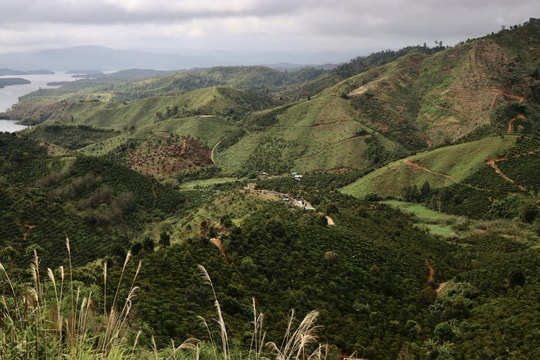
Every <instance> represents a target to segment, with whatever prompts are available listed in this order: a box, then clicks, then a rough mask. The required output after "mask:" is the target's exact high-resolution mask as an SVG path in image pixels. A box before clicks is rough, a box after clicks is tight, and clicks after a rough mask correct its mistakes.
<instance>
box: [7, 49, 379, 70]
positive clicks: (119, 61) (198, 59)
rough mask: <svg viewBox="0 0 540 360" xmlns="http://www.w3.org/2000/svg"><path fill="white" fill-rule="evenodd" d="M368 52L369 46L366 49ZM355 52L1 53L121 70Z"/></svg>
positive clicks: (301, 60) (10, 63)
mask: <svg viewBox="0 0 540 360" xmlns="http://www.w3.org/2000/svg"><path fill="white" fill-rule="evenodd" d="M366 53H368V50H366ZM358 55H362V54H359V53H353V52H349V53H346V52H331V51H328V52H317V53H300V52H280V51H268V52H262V51H249V50H246V51H243V52H238V51H228V50H213V51H205V52H202V51H198V52H194V51H186V52H185V54H182V55H180V54H164V53H150V52H144V51H138V50H115V49H111V48H107V47H103V46H77V47H69V48H61V49H47V50H40V51H37V52H15V53H6V54H1V55H0V68H13V69H17V70H30V69H37V68H39V69H50V70H57V71H58V70H71V69H82V68H84V69H96V70H120V69H130V68H152V69H159V70H172V69H190V68H201V67H208V66H217V65H224V66H229V65H278V64H279V66H280V67H285V68H286V67H298V65H322V64H328V63H334V64H336V63H341V62H344V61H346V60H348V59H350V58H352V57H354V56H358Z"/></svg>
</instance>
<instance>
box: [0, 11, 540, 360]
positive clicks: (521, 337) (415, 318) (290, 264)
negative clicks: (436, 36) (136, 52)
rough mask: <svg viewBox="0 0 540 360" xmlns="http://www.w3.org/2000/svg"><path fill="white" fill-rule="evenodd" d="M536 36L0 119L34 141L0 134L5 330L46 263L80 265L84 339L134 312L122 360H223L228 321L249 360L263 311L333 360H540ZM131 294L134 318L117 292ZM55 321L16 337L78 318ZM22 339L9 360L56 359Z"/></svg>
mask: <svg viewBox="0 0 540 360" xmlns="http://www.w3.org/2000/svg"><path fill="white" fill-rule="evenodd" d="M539 35H540V22H537V21H531V22H529V23H526V24H524V25H522V26H516V27H512V29H511V30H504V31H501V32H499V33H497V34H492V35H489V36H487V37H484V38H481V39H474V40H467V41H464V42H463V43H461V44H459V45H457V46H455V47H451V48H442V47H440V46H438V47H437V48H433V49H428V48H427V47H411V48H407V49H403V51H398V52H392V51H387V52H382V53H377V54H373V55H372V56H371V57H359V58H355V59H353V60H351V61H350V62H349V63H347V64H343V65H342V66H339V67H338V68H336V69H333V70H324V71H323V70H320V69H313V68H306V69H302V70H298V71H288V72H277V71H275V70H272V69H269V68H267V67H215V68H208V69H197V70H192V71H181V72H171V73H169V72H159V73H153V72H152V71H150V72H147V71H130V72H126V73H124V74H117V75H116V77H109V76H104V77H102V78H100V79H94V80H81V81H77V82H74V83H72V84H69V85H66V86H63V87H61V88H59V89H55V90H40V91H37V92H35V93H33V94H29V95H28V96H26V97H24V98H23V99H21V102H20V103H19V104H18V105H17V106H15V107H13V110H12V111H11V112H10V113H9V114H8V115H10V117H12V118H18V119H23V120H25V121H26V122H27V123H28V124H31V125H32V126H31V128H29V129H27V130H25V131H21V132H19V133H16V134H0V149H1V151H0V184H1V185H2V186H1V187H0V195H1V197H2V199H3V200H2V201H1V202H0V245H1V247H2V249H1V251H0V255H2V259H1V260H2V261H3V262H4V263H6V264H7V266H3V267H0V270H1V271H0V275H1V276H4V277H5V278H6V281H8V280H9V279H7V275H6V274H8V272H9V273H10V274H11V273H13V279H16V281H17V282H18V283H17V285H16V286H15V287H14V288H9V287H5V289H4V290H3V293H2V295H3V296H4V298H5V299H6V300H5V301H4V302H5V304H9V305H11V304H13V306H7V305H6V307H5V309H0V316H3V318H2V319H0V320H2V321H0V328H1V329H0V330H2V331H4V330H5V331H8V330H9V326H8V325H5V324H12V323H13V322H10V321H9V319H10V318H9V316H11V315H13V314H17V310H13V309H19V307H16V304H17V301H16V294H17V293H18V292H22V293H25V292H24V291H26V290H24V289H28V288H29V287H31V286H33V285H32V283H31V279H30V275H29V272H28V271H26V270H25V269H26V268H25V266H26V265H27V264H28V263H29V262H30V261H31V259H32V254H33V253H34V250H36V251H37V252H39V254H40V256H41V258H42V259H43V260H42V261H43V263H44V265H45V266H46V267H57V266H62V267H63V268H68V266H70V264H73V266H74V271H73V279H74V281H75V284H77V286H79V287H80V289H81V294H84V295H85V296H86V294H89V293H93V294H95V298H94V301H93V302H90V301H88V302H87V304H90V306H89V309H90V308H91V309H92V310H91V311H89V314H90V319H91V321H90V323H92V324H94V323H95V324H98V323H101V322H100V321H101V316H102V315H101V314H107V313H108V312H109V311H110V309H111V306H113V305H111V304H113V303H115V299H116V298H127V299H129V304H128V306H129V307H130V309H131V306H133V307H132V309H133V310H134V311H133V312H132V313H131V315H130V316H129V317H128V318H126V319H125V320H126V321H125V324H126V328H125V329H122V334H125V336H124V337H123V338H125V339H126V342H127V343H128V344H129V345H128V347H129V350H126V351H124V352H123V350H122V349H118V353H126V354H128V353H129V354H134V353H136V354H137V356H139V357H142V358H144V357H146V356H145V355H146V354H149V355H148V356H147V357H152V358H156V357H163V358H167V357H171V356H175V354H176V355H178V354H179V352H178V351H180V349H177V346H175V345H172V346H175V347H174V349H172V348H170V346H171V345H169V344H170V343H171V339H174V342H173V344H179V343H181V342H182V341H183V340H185V339H188V338H190V339H193V338H194V337H197V338H199V339H200V340H202V342H200V343H199V342H197V343H196V344H197V346H196V347H195V349H196V350H197V351H200V353H197V354H194V355H195V356H198V355H200V357H201V358H203V357H205V356H206V354H211V355H209V357H216V353H217V354H218V355H217V357H219V356H220V355H223V354H221V353H220V352H221V351H223V350H218V351H217V352H216V353H213V352H212V346H213V345H214V346H215V343H214V342H213V340H212V339H218V338H220V336H219V334H218V332H216V331H214V327H213V326H212V325H213V322H206V326H205V325H202V324H200V322H198V321H196V319H197V318H198V317H197V316H202V317H203V318H205V319H211V318H214V317H215V310H216V306H217V307H218V308H219V309H218V310H219V313H218V318H219V319H220V322H221V325H222V326H221V331H223V328H224V326H223V323H225V324H226V326H225V328H226V329H227V331H228V332H229V334H230V337H229V339H230V344H231V345H232V346H231V349H232V347H233V346H237V347H238V348H239V349H240V350H239V351H238V353H235V355H234V356H231V357H230V358H249V356H250V355H249V354H247V352H248V351H249V350H246V349H250V348H251V345H250V344H252V337H253V333H252V327H251V326H250V323H251V322H253V321H254V314H253V312H252V311H253V306H255V307H256V308H257V309H259V311H261V312H263V313H264V319H265V325H266V326H268V329H267V331H266V334H267V336H268V338H269V339H270V338H271V339H272V340H273V339H280V335H281V334H282V333H281V332H280V329H283V328H287V320H286V319H287V317H288V314H289V311H290V309H292V308H294V309H296V311H297V312H298V313H303V314H305V313H308V312H309V311H310V310H312V309H318V311H319V314H320V319H319V320H320V322H321V324H322V325H323V327H322V328H317V329H318V331H319V333H318V335H319V341H321V342H326V343H328V344H329V346H328V349H329V351H330V352H331V355H329V356H327V357H326V358H328V359H338V358H343V357H362V358H370V359H388V358H419V359H423V358H433V359H436V358H464V359H465V358H466V359H468V358H506V357H509V356H510V355H509V353H511V354H512V356H514V355H515V356H518V357H519V356H521V355H522V354H525V355H524V356H525V357H527V358H536V357H538V356H539V355H540V354H538V349H537V346H536V345H537V343H538V342H539V341H540V339H539V337H538V334H537V332H536V331H535V329H536V328H537V327H538V326H539V325H540V324H539V320H538V319H540V316H539V315H540V314H539V313H538V306H536V301H535V299H537V297H538V294H539V290H540V278H539V276H538V271H537V269H538V267H539V266H540V263H539V259H540V257H539V256H538V255H539V254H538V251H539V248H538V236H537V235H538V234H539V233H540V216H539V215H540V200H539V199H540V196H539V194H540V183H539V182H538V178H539V176H540V174H539V170H538V169H540V140H539V139H540V137H538V131H539V129H540V128H539V125H538V124H539V121H538V120H540V119H538V114H539V111H538V110H539V105H540V104H539V97H538V95H539V94H538V91H537V90H538V89H537V87H538V81H539V77H538V71H539V69H538V63H539V52H538V48H539V46H537V45H538V41H539V40H538V39H539V38H540V36H539ZM154 75H155V76H154ZM119 77H120V78H119ZM383 200H385V201H383ZM405 201H406V203H404V202H405ZM394 207H400V208H401V209H395V208H394ZM405 207H406V209H405ZM402 210H403V211H402ZM66 236H68V237H69V238H70V239H72V240H71V241H72V253H73V257H71V256H72V255H71V254H69V255H66V254H65V253H64V252H62V251H61V250H60V249H63V245H64V243H65V238H66ZM127 253H129V256H128V257H130V258H131V259H133V260H136V261H135V263H137V262H138V261H140V264H141V265H140V267H139V266H137V265H136V264H134V265H131V263H130V262H128V261H124V259H125V256H126V254H127ZM4 259H5V260H4ZM201 264H202V265H204V266H205V268H206V269H207V270H208V272H209V274H211V275H212V279H213V283H212V287H211V288H210V287H208V286H207V285H208V284H205V283H204V282H203V281H201V279H200V274H199V272H198V269H199V270H200V267H198V265H201ZM103 266H105V270H106V271H105V272H104V269H103ZM34 268H35V267H34ZM63 268H62V269H63ZM62 271H63V270H59V272H58V273H63V272H62ZM107 271H108V273H107ZM51 272H53V270H51ZM104 273H107V274H108V275H107V276H104ZM34 274H35V271H34ZM135 274H137V279H136V281H134V282H133V284H132V285H133V286H136V288H137V289H138V290H140V293H138V295H137V296H136V297H132V296H131V295H133V293H132V291H131V290H129V289H123V288H121V289H119V290H118V291H117V293H116V294H112V293H111V291H107V290H106V289H107V286H106V285H107V284H110V283H112V284H120V283H121V282H122V281H121V280H122V279H123V278H124V277H125V278H133V277H134V276H135ZM131 275H133V277H132V276H131ZM49 276H50V275H49ZM34 277H36V276H35V275H34ZM44 277H45V276H43V278H44ZM3 279H4V278H3ZM10 279H11V277H10ZM205 280H206V282H208V276H206V275H205ZM70 281H71V279H70ZM8 282H9V281H8ZM51 286H53V287H54V289H56V285H47V286H43V287H42V288H43V289H52V288H51ZM30 291H32V290H30ZM41 293H43V295H44V296H47V295H48V296H49V297H50V298H51V301H52V299H53V297H54V296H55V295H54V294H53V293H54V291H48V292H47V291H42V292H41ZM25 296H27V295H25ZM27 298H28V297H27ZM216 300H217V301H216ZM67 302H68V301H64V303H67ZM42 303H43V304H52V303H53V302H48V301H45V302H42ZM32 306H35V305H34V304H33V303H28V302H21V303H20V309H21V311H20V314H37V313H38V311H37V310H36V311H22V309H23V308H24V309H26V308H25V307H28V308H32ZM113 307H114V306H113ZM47 308H50V309H53V310H46V309H45V308H43V309H41V308H40V311H39V313H41V310H43V314H44V315H43V318H44V319H45V320H44V321H45V322H44V323H46V324H48V325H46V326H45V325H44V326H43V329H40V328H39V327H38V326H34V324H36V323H35V322H32V321H19V322H18V323H19V324H21V325H22V326H26V325H25V324H28V328H27V329H26V328H25V330H24V331H21V334H32V336H33V334H40V336H42V335H43V338H45V335H44V334H46V333H47V332H48V333H51V332H50V331H49V329H51V328H52V327H51V326H53V325H52V324H53V321H52V320H49V319H56V318H57V317H55V316H58V314H59V313H63V316H65V318H67V317H68V316H70V313H69V312H66V311H63V312H62V310H61V307H58V308H57V307H55V306H48V307H47ZM33 309H34V308H33ZM35 309H38V308H37V307H35ZM58 309H60V310H58ZM54 312H56V313H54ZM54 314H56V315H54ZM17 316H19V314H17ZM21 316H22V315H21ZM255 323H257V319H255ZM49 325H50V326H49ZM141 329H142V331H140V332H139V330H141ZM358 329H363V330H360V331H359V330H358ZM41 330H43V331H41ZM208 331H209V332H210V333H208ZM67 332H68V331H66V335H67ZM55 333H56V332H55ZM60 335H61V336H60V338H63V335H64V333H63V332H61V331H60ZM103 336H104V335H99V334H98V335H96V337H95V338H92V341H89V342H88V346H90V347H92V346H95V344H100V342H101V340H102V339H103ZM4 339H7V340H4ZM11 339H14V338H11V337H10V338H8V337H4V338H2V339H0V350H1V351H3V352H2V353H8V352H7V350H9V351H13V353H14V352H15V351H20V352H21V353H24V354H27V352H29V351H33V349H36V348H37V349H40V348H39V346H44V347H45V348H49V345H46V346H45V345H41V344H44V342H39V341H38V340H37V338H36V337H25V338H24V339H23V340H20V341H19V340H11ZM133 339H136V341H134V340H133ZM39 340H42V338H40V339H39ZM278 341H279V340H278ZM135 342H137V343H135ZM19 343H21V344H29V346H28V347H27V348H24V347H21V346H18V344H19ZM152 347H154V350H149V349H151V348H152ZM30 348H32V350H28V349H30ZM51 348H52V347H51ZM225 348H226V346H225ZM25 349H26V350H25ZM321 349H322V348H321ZM4 350H6V351H4ZM316 350H317V348H316V347H314V348H313V349H310V350H309V352H310V353H311V352H313V351H316ZM262 351H263V353H262V355H264V356H267V357H271V355H270V352H268V353H267V352H266V350H262ZM150 353H151V354H150ZM156 353H157V355H156ZM10 354H11V353H10ZM182 355H184V354H182Z"/></svg>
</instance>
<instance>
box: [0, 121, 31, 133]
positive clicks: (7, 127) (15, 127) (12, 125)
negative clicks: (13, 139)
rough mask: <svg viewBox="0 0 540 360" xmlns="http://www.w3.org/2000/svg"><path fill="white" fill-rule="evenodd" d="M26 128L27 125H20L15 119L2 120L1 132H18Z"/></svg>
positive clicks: (0, 123) (0, 122) (0, 124)
mask: <svg viewBox="0 0 540 360" xmlns="http://www.w3.org/2000/svg"><path fill="white" fill-rule="evenodd" d="M23 129H26V126H24V125H19V124H17V122H16V121H15V120H0V132H6V131H7V132H10V133H12V132H16V131H19V130H23Z"/></svg>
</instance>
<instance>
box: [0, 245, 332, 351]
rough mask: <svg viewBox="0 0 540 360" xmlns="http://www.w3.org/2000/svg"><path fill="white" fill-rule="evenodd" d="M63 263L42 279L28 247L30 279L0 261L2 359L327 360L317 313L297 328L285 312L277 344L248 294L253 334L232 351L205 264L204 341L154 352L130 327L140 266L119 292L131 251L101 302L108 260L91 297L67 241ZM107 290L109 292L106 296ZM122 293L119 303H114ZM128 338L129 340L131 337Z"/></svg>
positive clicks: (203, 273)
mask: <svg viewBox="0 0 540 360" xmlns="http://www.w3.org/2000/svg"><path fill="white" fill-rule="evenodd" d="M66 247H67V250H68V262H69V268H68V269H67V271H66V270H65V269H64V267H62V266H61V267H60V268H59V269H58V271H56V272H55V271H53V270H52V269H50V268H48V269H47V270H46V272H45V273H46V276H45V277H42V271H41V269H40V259H39V257H38V254H37V252H35V251H34V257H33V261H32V263H31V265H30V274H31V281H29V282H27V283H21V282H16V281H14V280H13V279H12V277H11V276H10V274H9V272H8V271H7V270H6V268H5V266H4V265H3V264H2V263H0V283H1V284H2V285H3V293H2V295H1V297H0V359H70V360H86V359H88V360H90V359H92V360H95V359H99V360H116V359H154V360H160V359H167V360H183V359H195V360H200V359H205V360H206V359H216V360H218V359H222V360H236V359H239V360H240V359H242V360H246V359H253V360H264V359H270V358H273V359H277V360H289V359H305V358H309V359H313V360H319V359H324V358H326V351H325V348H324V347H323V346H320V345H318V342H317V338H316V334H315V333H316V331H317V329H318V328H319V326H317V325H315V322H316V319H317V317H318V315H319V313H318V312H317V311H312V312H310V313H309V314H307V315H306V317H305V318H304V319H303V320H302V321H301V322H300V323H299V324H298V326H295V323H296V319H295V316H294V311H292V312H291V317H290V319H289V323H288V327H287V329H286V332H285V335H284V338H283V340H282V342H281V344H280V345H279V346H278V345H277V343H274V342H267V341H266V332H265V331H264V329H263V323H264V321H263V320H264V315H263V314H262V313H260V312H258V310H257V307H256V303H255V300H254V299H253V324H252V325H253V334H252V339H251V344H250V347H249V349H245V348H237V347H236V346H234V347H233V348H231V344H230V338H229V335H228V333H227V326H226V323H225V319H224V316H223V312H222V309H221V305H220V302H219V300H218V297H217V294H216V291H215V288H214V285H213V283H212V280H211V278H210V275H209V274H208V272H207V271H206V269H205V268H204V267H203V266H201V265H199V266H198V270H199V272H200V275H201V277H202V279H203V280H204V281H205V282H206V284H208V285H209V286H210V288H211V289H212V295H213V297H214V306H215V309H216V313H217V319H216V320H215V322H216V323H217V325H218V330H217V331H215V330H214V329H213V326H212V323H209V322H207V321H206V320H205V319H204V318H203V317H200V320H201V321H202V322H203V324H204V325H205V327H206V329H207V331H208V335H209V339H210V340H209V343H204V342H202V341H200V340H198V339H195V338H189V339H187V340H186V341H184V342H183V343H181V344H180V345H178V346H177V345H176V344H175V343H174V341H173V340H171V345H170V346H169V347H168V348H166V349H161V350H158V349H157V346H156V343H155V341H154V339H153V338H152V344H153V348H152V349H148V348H143V347H142V346H140V345H139V344H138V340H139V336H140V334H141V332H138V333H137V334H136V335H135V334H134V332H133V330H132V329H131V328H130V326H129V324H128V320H129V319H130V313H131V309H132V300H133V297H134V296H135V294H136V293H137V290H138V287H137V286H135V281H136V279H137V276H138V274H139V271H140V268H141V263H139V264H138V267H137V270H136V271H135V274H134V275H133V278H132V279H131V282H130V283H129V287H128V289H129V291H128V292H127V295H126V296H125V297H124V296H123V295H121V294H123V292H122V290H123V288H124V284H123V283H124V282H125V279H124V277H125V274H126V268H127V265H128V263H129V261H130V258H131V254H129V253H128V255H127V256H126V258H125V261H124V264H123V266H122V270H121V272H120V276H119V280H118V283H117V284H116V288H115V289H112V291H114V296H113V301H112V303H111V304H110V305H109V304H107V300H106V298H107V291H108V286H109V279H108V271H107V265H106V263H105V264H104V266H103V284H104V285H103V289H102V294H94V293H93V292H92V290H90V289H88V288H82V287H81V286H79V285H77V284H78V283H76V282H75V281H74V280H73V269H72V267H71V249H70V244H69V239H66ZM99 295H102V298H103V300H102V304H103V309H102V311H101V310H100V309H96V303H97V299H98V298H99ZM110 295H112V293H111V294H110ZM122 297H124V299H123V301H119V299H120V298H122ZM131 335H135V336H134V339H135V340H133V341H131V342H130V341H128V338H132V337H131Z"/></svg>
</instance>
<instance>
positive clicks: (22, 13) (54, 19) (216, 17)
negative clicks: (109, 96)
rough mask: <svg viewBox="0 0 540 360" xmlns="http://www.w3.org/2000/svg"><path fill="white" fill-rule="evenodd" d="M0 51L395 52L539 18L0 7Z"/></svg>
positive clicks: (65, 0) (409, 5)
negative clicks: (94, 46)
mask: <svg viewBox="0 0 540 360" xmlns="http://www.w3.org/2000/svg"><path fill="white" fill-rule="evenodd" d="M0 13H1V14H2V19H3V20H2V23H1V24H0V49H2V51H3V52H7V51H10V50H22V49H31V48H36V47H40V48H47V47H62V46H68V45H81V44H100V45H105V46H110V47H116V48H139V49H148V48H151V49H158V48H170V49H182V48H200V49H203V48H209V49H211V48H221V49H223V48H229V49H232V48H236V49H258V48H261V49H270V48H272V49H297V50H299V51H300V50H306V51H308V50H312V51H315V50H334V49H341V50H342V49H362V48H381V49H384V48H399V47H402V46H407V45H415V44H419V43H423V42H427V43H431V42H432V41H434V40H439V41H440V40H442V41H444V43H445V44H449V45H451V44H454V43H456V42H458V41H461V40H466V39H467V38H474V37H479V36H483V35H486V34H487V33H490V32H492V31H497V30H499V29H500V27H501V25H507V26H509V25H515V24H519V23H523V22H524V21H527V20H528V18H529V17H535V16H540V2H538V1H537V0H517V1H516V0H514V1H512V2H510V1H507V0H506V1H503V0H489V1H488V0H475V1H470V0H451V1H448V0H339V1H335V0H226V1H225V0H182V1H177V0H48V1H43V0H25V1H24V2H21V1H19V0H2V2H1V3H0Z"/></svg>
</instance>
